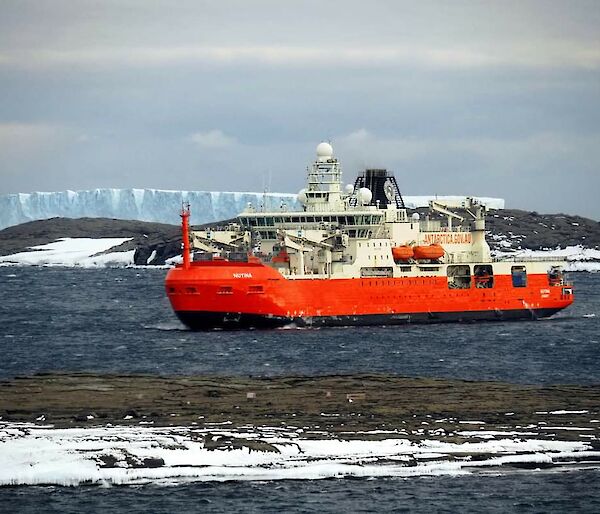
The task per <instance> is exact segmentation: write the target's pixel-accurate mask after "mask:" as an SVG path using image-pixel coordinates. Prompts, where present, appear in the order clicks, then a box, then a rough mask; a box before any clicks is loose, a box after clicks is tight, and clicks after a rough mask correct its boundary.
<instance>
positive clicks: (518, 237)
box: [0, 209, 600, 265]
mask: <svg viewBox="0 0 600 514" xmlns="http://www.w3.org/2000/svg"><path fill="white" fill-rule="evenodd" d="M220 223H222V222H220ZM216 224H218V223H211V224H206V225H202V226H203V227H206V226H211V225H216ZM487 227H488V232H489V233H488V242H489V243H490V246H491V247H492V250H495V251H511V250H520V249H530V250H543V249H553V248H557V247H559V248H566V247H568V246H578V245H579V246H582V247H585V248H595V249H599V248H600V222H598V221H595V220H591V219H588V218H583V217H581V216H572V215H567V214H539V213H537V212H527V211H521V210H516V209H503V210H494V211H491V212H490V213H489V214H488V217H487ZM79 237H88V238H105V237H129V238H131V240H130V241H127V242H125V243H123V244H122V245H120V246H118V247H114V248H111V249H110V250H109V251H110V252H125V251H131V250H135V254H134V258H133V260H134V264H136V265H164V264H165V262H166V261H167V260H168V259H170V258H173V257H176V256H177V255H179V254H180V252H181V235H180V228H179V227H178V226H176V225H166V224H162V223H150V222H143V221H123V220H116V219H107V218H80V219H69V218H51V219H48V220H41V221H32V222H28V223H23V224H21V225H16V226H13V227H9V228H6V229H4V230H1V231H0V255H11V254H14V253H18V252H22V251H26V250H27V249H28V248H30V247H32V246H38V245H43V244H48V243H51V242H53V241H56V240H58V239H60V238H79Z"/></svg>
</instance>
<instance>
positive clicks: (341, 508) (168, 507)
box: [0, 470, 600, 514]
mask: <svg viewBox="0 0 600 514" xmlns="http://www.w3.org/2000/svg"><path fill="white" fill-rule="evenodd" d="M599 484H600V471H598V470H584V471H579V472H575V471H560V472H557V471H555V472H537V473H535V472H532V473H527V474H524V473H513V474H508V475H468V476H458V477H448V476H443V477H415V478H410V479H401V478H381V479H377V480H363V479H361V480H350V479H341V480H340V479H336V480H315V481H293V480H290V481H278V482H225V483H193V484H187V485H179V486H174V487H160V486H136V487H131V486H130V487H111V488H108V489H105V488H91V487H77V488H72V489H68V488H60V487H19V488H10V489H4V490H2V489H0V512H16V511H17V512H27V513H38V512H52V513H80V512H86V513H87V512H102V513H104V512H128V513H138V512H140V513H141V512H144V513H146V512H152V513H163V512H164V513H173V512H176V513H180V514H183V513H187V512H207V513H213V512H214V513H217V512H279V513H281V512H306V513H321V512H343V513H350V512H448V513H465V512H477V513H479V512H490V513H499V514H500V513H505V512H525V513H538V512H539V513H542V512H560V513H566V512H591V513H597V512H600V485H599Z"/></svg>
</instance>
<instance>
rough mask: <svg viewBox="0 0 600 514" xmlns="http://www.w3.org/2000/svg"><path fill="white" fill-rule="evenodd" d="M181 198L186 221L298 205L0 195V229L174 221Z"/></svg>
mask: <svg viewBox="0 0 600 514" xmlns="http://www.w3.org/2000/svg"><path fill="white" fill-rule="evenodd" d="M433 199H438V200H459V201H463V200H464V199H465V197H464V196H405V197H404V201H405V203H406V205H407V207H409V208H417V207H427V205H428V203H429V200H433ZM479 200H481V201H482V202H483V203H485V204H486V205H488V207H490V208H494V209H502V208H504V200H503V199H500V198H479ZM182 202H189V203H190V206H191V209H192V223H193V224H201V223H209V222H213V221H220V220H225V219H229V218H233V217H235V216H237V215H238V214H240V213H241V212H242V211H243V210H244V209H246V207H247V206H248V204H249V203H250V204H252V205H253V206H254V207H255V208H256V209H260V208H261V206H263V205H264V209H265V210H268V211H277V210H279V209H280V208H281V207H282V204H285V208H287V209H289V210H300V204H299V203H298V200H297V198H296V195H295V194H289V193H252V192H249V193H240V192H214V191H166V190H161V189H90V190H87V191H56V192H37V193H13V194H5V195H0V229H3V228H6V227H10V226H12V225H18V224H20V223H25V222H27V221H34V220H40V219H47V218H54V217H61V218H84V217H88V218H116V219H126V220H140V221H154V222H159V223H169V224H172V225H176V224H179V211H180V209H181V204H182Z"/></svg>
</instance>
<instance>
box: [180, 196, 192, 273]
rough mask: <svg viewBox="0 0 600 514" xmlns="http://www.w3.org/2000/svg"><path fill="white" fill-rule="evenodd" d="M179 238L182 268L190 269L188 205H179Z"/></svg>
mask: <svg viewBox="0 0 600 514" xmlns="http://www.w3.org/2000/svg"><path fill="white" fill-rule="evenodd" d="M180 216H181V237H182V239H183V244H182V253H183V255H182V257H183V267H184V268H185V269H187V268H189V267H190V204H189V203H183V204H181V213H180Z"/></svg>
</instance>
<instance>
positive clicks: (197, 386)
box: [0, 373, 600, 448]
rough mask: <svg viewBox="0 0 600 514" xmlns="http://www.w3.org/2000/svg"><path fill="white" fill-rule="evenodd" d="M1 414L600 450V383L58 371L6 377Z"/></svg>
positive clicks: (65, 421)
mask: <svg viewBox="0 0 600 514" xmlns="http://www.w3.org/2000/svg"><path fill="white" fill-rule="evenodd" d="M0 417H1V419H0V422H9V423H12V422H27V423H35V424H39V425H48V424H51V425H54V426H55V427H58V428H66V427H87V426H90V427H91V426H106V425H108V424H111V425H138V424H140V425H151V426H185V425H187V426H191V425H193V426H197V427H198V428H209V427H211V426H215V424H219V423H226V424H227V425H228V426H230V427H231V428H232V429H235V428H240V427H249V426H296V427H302V428H305V429H307V435H308V433H309V432H310V431H315V433H318V434H319V437H321V438H322V437H324V434H326V436H332V437H344V438H351V437H361V438H364V437H365V436H364V434H361V433H364V432H373V431H380V433H382V434H388V436H389V433H390V432H394V431H396V432H398V433H400V434H402V436H403V437H407V438H414V439H422V438H423V437H424V436H427V435H428V434H432V433H433V434H443V436H442V438H443V439H445V440H452V439H453V437H454V434H455V433H456V432H457V431H467V430H468V431H477V430H485V431H493V430H500V431H503V432H507V431H510V430H523V429H529V430H533V431H534V432H537V433H538V437H542V438H548V439H554V438H560V439H561V440H577V441H582V440H584V439H582V437H586V439H585V441H589V442H590V443H592V444H593V445H594V446H596V444H595V443H597V442H598V441H597V439H598V438H597V435H598V430H599V426H600V423H598V419H599V418H600V385H548V386H537V385H517V384H507V383H501V382H473V381H464V380H448V379H431V378H407V377H400V376H395V375H383V374H379V375H374V374H362V375H332V376H317V377H307V376H283V377H269V378H265V377H261V378H256V377H232V376H169V377H161V376H150V375H117V374H93V373H56V374H39V375H34V376H29V377H17V378H13V379H8V380H3V381H0ZM357 434H359V435H357ZM557 434H558V435H557ZM368 437H369V438H377V437H383V436H382V435H379V436H378V435H377V433H371V434H370V435H368ZM463 439H464V438H463ZM598 447H599V448H600V445H598Z"/></svg>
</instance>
